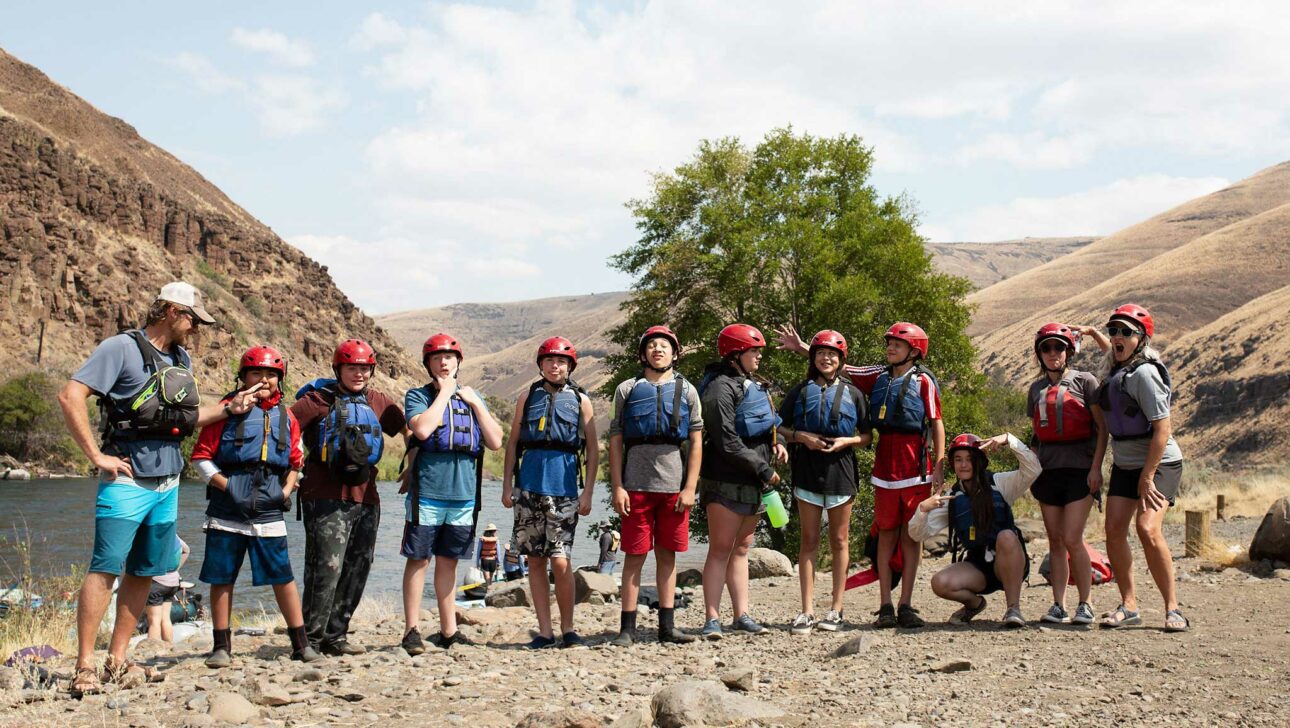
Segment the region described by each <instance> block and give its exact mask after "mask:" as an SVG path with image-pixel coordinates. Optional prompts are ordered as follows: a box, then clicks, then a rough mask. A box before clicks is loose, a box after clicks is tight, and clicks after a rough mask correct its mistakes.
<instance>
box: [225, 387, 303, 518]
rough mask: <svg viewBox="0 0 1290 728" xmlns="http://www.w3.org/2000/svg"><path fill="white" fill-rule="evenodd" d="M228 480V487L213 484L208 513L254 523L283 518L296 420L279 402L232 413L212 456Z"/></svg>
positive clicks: (284, 405) (283, 404)
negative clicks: (285, 483)
mask: <svg viewBox="0 0 1290 728" xmlns="http://www.w3.org/2000/svg"><path fill="white" fill-rule="evenodd" d="M211 461H212V462H214V463H215V465H217V466H219V469H220V471H221V472H222V473H223V475H224V476H225V477H226V478H227V479H228V485H227V486H226V487H225V488H224V489H223V490H220V489H217V488H207V490H206V495H207V499H208V500H210V505H208V506H207V508H206V515H208V516H212V517H215V518H225V519H230V520H243V521H254V522H265V521H275V520H278V519H279V518H281V517H282V506H283V493H282V478H283V476H284V475H285V474H286V472H287V469H288V468H290V467H291V419H290V417H289V416H288V414H287V406H286V404H285V403H284V402H279V403H278V404H277V405H276V406H274V407H271V408H269V409H267V410H266V409H261V408H259V407H253V408H252V409H251V410H250V411H249V412H244V413H242V414H240V415H229V418H228V420H227V421H226V422H225V423H224V431H223V432H222V433H221V434H220V440H219V445H218V446H217V447H216V449H215V455H214V457H213V458H211Z"/></svg>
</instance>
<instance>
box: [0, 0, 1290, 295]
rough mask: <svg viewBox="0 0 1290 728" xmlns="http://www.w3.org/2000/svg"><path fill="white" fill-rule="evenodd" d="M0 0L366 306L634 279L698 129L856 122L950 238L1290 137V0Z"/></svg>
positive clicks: (1132, 202) (1101, 218) (52, 66)
mask: <svg viewBox="0 0 1290 728" xmlns="http://www.w3.org/2000/svg"><path fill="white" fill-rule="evenodd" d="M53 7H54V6H51V5H50V4H48V3H35V2H20V3H7V4H6V11H5V22H4V23H3V24H2V25H0V46H2V47H4V48H5V49H6V50H7V51H9V52H10V53H13V54H14V55H16V56H18V57H19V58H21V59H22V60H24V61H26V62H28V63H32V64H34V65H36V66H38V67H39V68H41V69H42V70H43V71H45V72H46V73H47V74H49V75H50V76H51V77H52V78H53V79H54V80H55V81H57V82H59V83H61V84H63V85H65V86H67V87H68V88H70V89H71V90H72V91H74V92H75V93H77V94H79V95H80V96H82V97H84V98H85V99H87V100H88V101H90V102H91V103H93V104H94V105H95V106H97V107H98V108H100V109H102V110H103V111H105V112H107V113H109V114H112V115H114V116H118V117H121V118H122V119H125V120H126V121H128V122H129V123H131V124H133V125H134V126H135V127H136V128H137V129H138V130H139V132H140V133H141V134H142V135H143V136H144V137H146V138H147V139H149V140H150V141H152V142H154V143H156V144H158V145H160V146H161V147H164V148H165V149H167V150H169V151H170V152H172V153H174V154H175V155H177V156H178V157H179V158H181V159H183V160H184V161H185V162H187V163H189V164H191V165H192V166H193V167H195V168H196V169H197V170H198V171H199V172H201V173H202V174H203V175H205V176H206V177H207V178H209V179H210V180H212V181H213V182H214V183H215V184H217V185H218V186H219V187H220V188H222V189H223V190H224V191H225V192H226V193H227V194H228V195H229V196H230V197H231V198H232V199H233V200H234V201H235V202H237V203H239V204H240V205H242V206H243V207H245V208H246V209H247V210H249V211H250V212H251V213H252V214H254V215H255V216H256V217H258V218H259V219H261V220H262V221H264V222H265V223H266V224H268V225H269V226H270V227H272V228H273V229H274V230H275V231H276V232H277V233H278V234H279V235H281V236H283V237H284V238H285V239H287V240H288V241H289V242H291V243H292V244H294V245H296V246H298V247H300V248H301V249H303V250H304V251H305V252H307V253H309V254H310V255H311V256H313V257H314V258H316V259H318V260H319V261H320V262H322V263H324V264H326V265H328V266H329V267H330V270H331V272H332V274H333V276H334V277H335V278H336V280H337V282H338V283H339V284H340V286H341V287H342V288H343V289H344V290H345V291H346V292H347V293H348V294H349V295H350V296H351V297H352V298H353V299H354V300H355V301H356V302H357V303H358V304H359V305H361V306H362V307H364V308H365V309H366V310H367V311H369V312H371V313H382V312H389V311H397V310H405V309H410V308H422V307H427V306H437V305H443V304H447V303H453V302H460V301H503V300H516V299H524V298H535V297H539V296H556V295H562V294H581V293H588V292H592V291H608V290H617V289H621V288H625V287H626V286H627V285H628V284H629V283H630V282H629V281H628V280H627V279H626V278H625V277H623V276H622V275H621V274H619V273H617V272H615V271H612V270H610V269H609V268H608V266H607V265H606V264H605V261H606V258H607V257H608V256H609V255H611V254H612V253H614V252H616V251H618V250H621V249H622V248H623V247H624V246H626V245H627V244H628V243H630V241H631V240H632V239H633V237H634V231H633V227H632V221H631V218H630V217H629V216H628V214H627V212H626V210H625V209H624V208H623V202H625V201H626V200H628V199H630V198H633V197H638V196H641V195H644V194H646V192H647V186H648V183H649V175H650V174H651V173H652V172H656V171H661V170H667V169H670V168H672V167H674V166H675V165H676V164H678V163H680V162H682V161H684V160H685V159H687V158H688V157H689V156H690V155H691V154H692V153H693V151H694V149H695V147H696V145H697V143H698V141H699V140H700V139H703V138H712V137H718V136H727V135H735V136H739V137H741V138H743V139H744V140H745V141H747V142H750V143H754V142H755V141H756V140H757V139H759V138H760V137H761V136H762V135H764V134H765V133H766V132H767V131H768V130H770V129H771V128H774V127H777V126H782V125H786V124H792V125H793V126H794V127H795V128H796V129H798V130H799V131H805V132H809V133H812V134H820V135H831V134H837V133H841V132H847V133H855V134H859V135H861V136H862V137H864V139H865V140H866V141H867V142H868V143H870V144H872V145H873V146H874V147H875V149H876V155H877V160H878V161H877V168H876V173H875V179H874V181H875V183H876V185H877V186H878V188H879V189H880V190H881V191H882V192H884V193H888V194H902V193H904V194H908V195H909V196H910V197H912V198H913V199H914V200H915V201H916V202H917V206H918V209H919V210H920V216H921V222H922V231H923V232H924V234H925V235H927V236H928V237H929V238H930V239H932V240H936V241H949V240H976V241H989V240H1000V239H1007V238H1018V237H1023V236H1050V235H1082V234H1106V233H1110V232H1114V231H1115V230H1117V229H1119V228H1121V227H1124V226H1125V225H1128V224H1131V223H1133V222H1136V221H1138V220H1141V219H1144V218H1145V217H1149V216H1151V215H1154V214H1155V213H1157V212H1160V211H1162V210H1163V209H1165V208H1167V207H1169V206H1171V205H1173V204H1176V203H1178V202H1182V201H1184V200H1186V199H1190V198H1192V197H1195V196H1198V195H1201V194H1205V193H1208V192H1210V191H1213V190H1215V189H1218V188H1220V187H1222V186H1224V185H1226V184H1228V183H1230V182H1234V181H1236V180H1239V179H1241V178H1243V177H1246V176H1248V175H1250V174H1252V173H1253V172H1256V171H1258V170H1259V169H1262V168H1264V167H1267V166H1269V165H1272V164H1275V163H1278V162H1281V161H1284V160H1285V159H1286V157H1287V150H1288V149H1290V116H1288V114H1287V108H1288V107H1287V105H1286V104H1285V101H1284V100H1285V99H1286V98H1290V75H1287V74H1286V73H1285V69H1286V68H1290V22H1287V21H1290V11H1288V10H1287V9H1285V8H1286V7H1287V6H1286V5H1285V4H1284V3H1262V4H1260V3H1253V2H1252V3H1242V4H1238V5H1235V6H1228V7H1220V4H1215V3H1187V2H1151V3H1105V4H1103V3H1091V2H1079V3H1074V2H1072V3H1026V4H1019V3H1016V2H975V3H922V2H866V3H855V2H821V3H806V2H804V3H760V2H741V3H733V2H731V3H700V2H684V1H681V0H677V1H674V2H636V3H573V2H537V3H529V2H518V3H478V4H471V3H425V2H402V3H400V2H375V3H319V2H313V3H297V2H278V3H209V4H204V5H201V6H191V7H189V6H187V4H179V3H173V4H169V5H165V6H163V5H154V4H148V5H145V4H142V3H129V2H127V3H110V4H109V3H89V2H64V3H59V4H58V5H57V7H58V11H57V12H53V11H52V8H53Z"/></svg>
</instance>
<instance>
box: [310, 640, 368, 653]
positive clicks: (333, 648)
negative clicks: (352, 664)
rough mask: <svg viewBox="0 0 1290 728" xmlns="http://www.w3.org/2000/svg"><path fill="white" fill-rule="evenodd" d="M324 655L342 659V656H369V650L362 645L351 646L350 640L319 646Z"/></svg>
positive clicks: (325, 643)
mask: <svg viewBox="0 0 1290 728" xmlns="http://www.w3.org/2000/svg"><path fill="white" fill-rule="evenodd" d="M318 649H319V650H321V651H322V653H323V654H324V655H327V656H328V657H340V656H341V655H364V654H367V648H366V647H364V646H362V645H355V644H350V642H349V641H348V640H340V641H338V642H324V643H322V644H321V645H319V646H318Z"/></svg>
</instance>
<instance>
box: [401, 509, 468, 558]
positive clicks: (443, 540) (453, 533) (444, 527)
mask: <svg viewBox="0 0 1290 728" xmlns="http://www.w3.org/2000/svg"><path fill="white" fill-rule="evenodd" d="M419 506H420V507H419V508H418V510H417V518H418V520H419V521H420V523H419V524H417V525H414V524H413V523H412V497H411V496H410V495H409V496H408V498H407V499H406V500H405V501H404V505H403V509H404V517H405V520H404V523H403V542H402V544H401V545H400V547H399V554H400V555H401V556H403V557H404V558H407V559H429V558H432V557H435V556H442V557H444V558H446V559H467V558H470V555H471V554H472V553H474V550H475V539H474V530H475V501H473V500H465V501H462V500H440V499H438V498H426V497H425V496H422V497H421V502H420V504H419Z"/></svg>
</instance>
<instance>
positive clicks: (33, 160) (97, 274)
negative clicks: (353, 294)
mask: <svg viewBox="0 0 1290 728" xmlns="http://www.w3.org/2000/svg"><path fill="white" fill-rule="evenodd" d="M0 239H2V240H3V245H0V335H2V336H3V337H4V338H5V339H6V340H7V341H10V342H12V344H11V345H12V346H15V347H16V350H17V353H18V356H16V357H11V360H10V364H9V366H10V367H11V370H12V368H13V367H15V366H16V367H17V368H18V369H19V370H21V369H23V368H29V367H34V366H36V362H35V358H36V353H37V348H38V346H39V332H40V330H41V325H42V322H43V323H44V327H45V335H44V345H43V355H42V360H41V362H40V364H39V366H40V367H42V368H45V369H50V370H55V371H66V370H69V369H71V368H73V367H75V366H76V365H77V364H78V363H79V362H80V361H81V360H82V359H83V358H84V357H85V356H86V355H88V354H89V352H90V351H91V350H92V349H93V347H94V345H95V343H96V342H97V341H98V340H99V339H101V338H103V337H105V336H108V335H110V334H113V333H115V332H116V331H118V330H120V329H121V328H123V327H127V326H132V325H137V324H138V323H139V322H140V321H141V319H142V316H143V314H144V312H145V310H146V308H147V306H148V304H149V303H150V302H151V301H152V299H153V297H155V296H156V293H157V291H158V290H159V289H160V287H161V286H162V285H163V284H164V283H166V282H168V281H171V280H175V279H183V280H187V281H189V282H191V283H193V284H194V285H197V286H198V287H199V288H201V289H202V290H203V291H205V292H206V294H207V297H208V299H209V304H208V307H209V309H210V310H211V312H212V314H214V315H215V317H216V318H217V319H218V320H219V322H220V323H219V325H218V326H217V327H214V328H212V329H210V330H203V331H202V332H201V335H200V339H199V340H197V341H196V342H195V345H194V346H193V350H194V361H195V365H196V367H197V369H198V371H199V374H200V377H199V381H201V382H202V383H203V386H204V387H205V388H208V389H209V390H210V391H211V392H215V391H220V390H224V389H226V388H227V386H228V384H229V382H230V380H231V378H232V375H231V373H230V369H231V368H232V366H233V362H234V361H235V357H237V356H238V355H239V354H240V353H241V350H242V348H243V347H245V346H247V345H250V344H254V343H271V344H273V345H275V346H278V347H280V348H282V349H283V350H284V351H285V353H286V354H287V356H288V357H289V359H290V361H291V366H292V371H291V377H290V378H291V380H292V381H293V382H295V383H299V382H301V381H304V380H305V379H307V378H310V377H314V376H319V375H322V374H324V373H326V372H328V371H330V361H331V351H332V348H333V347H334V346H335V344H336V342H337V341H339V340H340V339H343V338H347V337H351V336H353V337H361V338H364V339H366V340H368V341H370V342H372V344H373V346H375V347H376V349H377V351H378V353H379V356H380V358H381V367H380V373H379V375H378V385H379V386H383V387H387V388H390V389H393V390H396V391H402V389H403V384H404V382H405V380H406V381H410V380H407V377H408V375H409V374H410V373H413V372H415V371H416V369H417V368H418V367H417V364H416V360H415V359H413V358H411V357H409V356H408V355H407V354H406V352H404V351H403V350H402V349H401V348H400V347H399V345H398V344H397V343H396V342H395V341H394V339H393V338H391V337H390V336H389V335H387V334H385V333H384V332H383V331H381V329H380V328H378V327H377V326H376V324H375V322H374V321H373V320H372V319H371V318H369V317H368V316H366V315H364V314H363V312H362V311H360V310H359V309H358V308H357V307H356V306H355V305H354V304H353V303H352V302H351V301H350V300H349V299H348V298H346V297H345V295H344V294H343V293H342V292H341V291H340V290H339V289H338V288H337V287H336V285H335V283H334V282H333V281H332V278H331V276H330V275H328V273H327V269H326V267H325V266H321V265H319V264H318V263H316V262H314V261H313V260H310V259H309V258H308V257H307V256H305V255H304V254H303V253H301V252H300V251H299V250H296V249H295V248H292V247H291V246H290V245H288V244H287V243H285V242H284V241H283V240H282V239H281V238H280V237H278V236H277V235H276V234H275V233H274V232H273V231H272V230H270V229H269V228H268V227H266V226H265V225H263V224H262V223H260V222H258V221H257V220H256V219H255V218H253V217H252V216H251V215H250V214H249V213H248V212H247V211H246V210H243V209H242V208H241V207H238V206H237V205H236V204H235V203H234V202H233V201H231V200H230V199H228V197H226V196H225V195H224V194H223V193H222V192H220V191H219V189H217V188H216V187H215V186H214V185H212V184H211V183H210V182H208V181H207V180H206V179H204V178H203V177H202V176H201V175H200V174H198V173H197V172H196V171H194V170H193V169H192V168H191V167H189V166H187V165H185V164H184V163H183V162H181V161H179V160H178V159H176V158H175V157H173V156H171V155H170V154H168V153H167V152H166V151H165V150H163V149H160V148H158V147H156V146H155V145H153V144H151V143H149V142H148V141H147V140H145V139H143V138H141V137H140V136H139V135H138V133H137V132H136V131H135V129H134V128H133V127H131V126H130V125H129V124H127V123H125V122H124V121H121V120H120V119H115V118H113V117H110V116H107V115H105V114H103V113H101V112H100V111H98V110H97V109H95V108H94V107H93V106H91V105H90V104H89V103H87V102H86V101H85V100H83V99H81V98H79V97H77V96H76V95H74V94H72V93H71V92H70V91H68V90H67V89H65V88H63V87H61V86H59V85H58V84H56V83H54V82H53V81H51V80H50V79H49V78H48V77H46V76H45V75H44V74H43V73H41V72H40V71H39V70H37V69H36V68H34V67H32V66H30V65H27V64H25V63H22V62H21V61H19V60H17V59H16V58H14V57H13V56H11V55H8V54H7V53H5V52H4V51H0Z"/></svg>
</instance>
